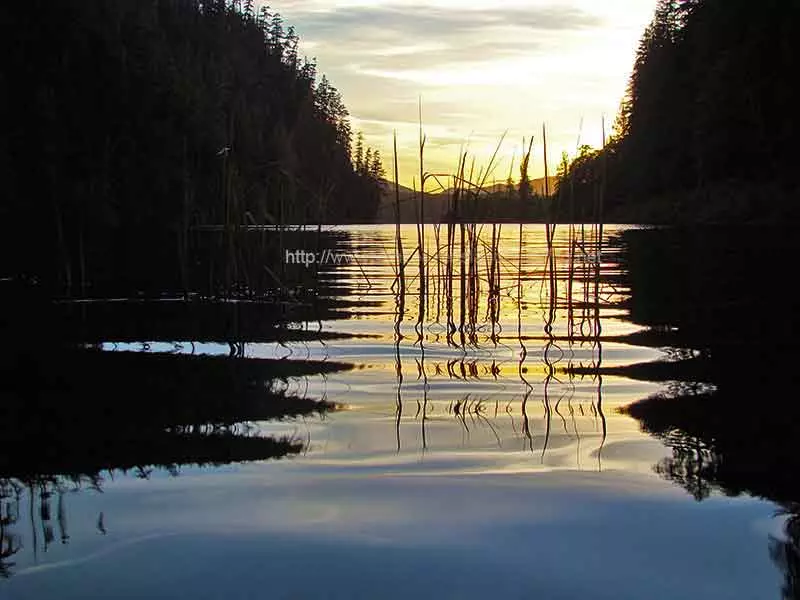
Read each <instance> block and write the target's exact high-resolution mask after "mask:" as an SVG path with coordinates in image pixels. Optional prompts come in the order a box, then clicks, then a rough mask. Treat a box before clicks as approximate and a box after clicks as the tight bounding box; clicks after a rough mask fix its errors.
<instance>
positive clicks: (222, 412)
mask: <svg viewBox="0 0 800 600" xmlns="http://www.w3.org/2000/svg"><path fill="white" fill-rule="evenodd" d="M4 358H5V360H4V361H3V362H2V365H0V576H2V577H8V576H10V575H11V573H12V572H13V566H14V557H15V556H16V555H17V554H18V553H19V551H20V549H23V548H28V550H27V551H31V549H32V551H33V553H34V561H35V560H36V553H37V552H38V551H39V550H40V549H42V548H43V549H44V550H46V548H47V546H48V544H50V543H51V542H52V541H53V540H54V539H55V536H54V533H53V522H52V521H53V519H52V513H53V510H52V509H51V504H52V502H53V501H54V498H56V497H57V498H58V513H59V517H58V524H59V527H60V528H61V530H62V532H63V531H64V530H65V527H66V526H65V522H66V509H65V508H64V505H63V502H64V500H63V494H64V493H65V492H66V491H67V490H73V489H81V488H86V487H89V488H94V489H101V488H102V485H103V483H104V481H105V479H106V478H107V477H113V476H114V473H115V472H120V471H121V472H124V473H130V474H133V475H135V476H137V477H142V478H148V477H150V475H151V473H152V472H153V471H154V470H156V469H158V470H166V471H167V472H169V473H170V474H172V475H178V474H179V472H180V470H181V468H182V467H183V466H186V465H198V466H219V465H224V464H230V463H242V462H248V461H261V460H267V459H279V458H284V457H289V456H293V455H297V454H299V453H301V452H302V451H304V450H305V448H306V446H307V442H306V439H305V437H300V436H298V435H297V434H290V435H281V436H277V437H276V436H273V435H265V434H264V433H263V432H262V430H261V429H260V428H259V425H258V422H264V421H282V420H287V419H295V418H304V419H305V418H309V417H313V416H316V417H317V418H324V417H325V415H326V414H328V413H329V412H330V411H333V410H336V408H337V406H336V405H334V404H332V403H330V402H328V401H326V400H325V399H324V398H323V399H314V398H310V397H306V396H303V395H298V394H294V393H288V392H287V390H288V389H289V387H290V386H289V385H288V382H289V381H293V380H298V379H299V380H302V379H304V378H308V377H310V376H314V375H324V374H327V373H332V372H335V371H341V370H346V369H349V368H351V365H348V364H344V363H333V362H319V361H303V362H300V361H287V360H253V359H245V358H237V357H228V356H222V357H212V356H190V355H179V354H178V355H173V354H148V353H133V352H102V351H99V350H77V349H72V350H65V349H57V348H54V349H52V350H51V351H48V352H43V353H42V355H40V356H37V355H35V354H30V353H27V354H23V355H17V356H13V357H9V356H6V357H4ZM295 387H297V386H295ZM23 496H26V497H28V498H30V503H31V510H30V511H27V510H25V509H24V508H23V507H21V506H20V498H22V497H23ZM35 502H36V503H38V504H39V506H38V508H37V509H36V510H34V507H33V504H34V503H35ZM20 512H30V515H29V520H30V521H31V523H32V525H31V534H30V539H28V540H27V542H26V543H23V539H22V537H21V535H22V534H21V533H20V528H19V526H18V521H19V520H20ZM34 521H35V522H36V523H35V524H34ZM104 529H105V524H104V519H103V517H102V516H101V517H99V518H98V530H100V531H102V530H104ZM67 539H68V535H67V534H66V533H62V542H64V543H66V540H67Z"/></svg>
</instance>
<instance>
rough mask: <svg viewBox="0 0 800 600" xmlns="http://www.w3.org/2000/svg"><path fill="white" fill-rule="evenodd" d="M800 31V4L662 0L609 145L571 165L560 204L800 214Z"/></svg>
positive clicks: (666, 214) (731, 214) (719, 214)
mask: <svg viewBox="0 0 800 600" xmlns="http://www.w3.org/2000/svg"><path fill="white" fill-rule="evenodd" d="M798 27H800V3H797V2H784V1H781V0H765V1H764V2H760V3H757V4H753V3H752V2H747V1H745V0H659V2H658V5H657V8H656V11H655V15H654V18H653V20H652V22H651V23H650V24H649V26H648V27H647V28H646V30H645V32H644V34H643V36H642V38H641V41H640V43H639V47H638V51H637V54H636V60H635V64H634V66H633V72H632V75H631V77H630V80H629V86H628V90H627V94H626V96H625V98H624V100H623V102H622V104H621V108H620V112H619V114H618V116H617V120H616V123H615V124H614V127H613V131H611V132H610V133H611V135H610V136H609V138H610V139H609V140H608V143H607V144H606V146H605V148H604V149H602V150H592V149H591V148H588V147H587V148H583V149H582V150H581V151H580V152H579V153H578V156H577V157H576V158H575V159H574V160H573V161H571V162H569V161H568V162H567V163H566V164H565V165H562V170H561V172H560V185H559V194H558V201H559V206H560V209H559V210H560V211H561V212H562V213H566V212H567V211H568V210H569V207H570V206H572V210H575V211H577V212H578V213H579V214H584V215H589V214H594V213H596V206H597V204H598V201H599V198H598V197H599V196H600V195H602V196H603V198H604V201H605V209H606V211H607V214H609V215H616V216H623V217H624V216H625V215H640V216H644V217H647V216H648V215H651V216H653V217H655V218H657V219H660V220H675V219H681V218H686V219H690V220H692V219H694V220H696V219H701V220H702V219H703V218H704V217H705V218H712V219H713V218H723V219H726V218H727V219H733V220H738V219H747V220H749V219H758V218H760V217H763V218H767V219H769V218H779V217H780V216H786V215H797V214H798V213H797V209H796V206H795V205H796V202H795V201H794V197H795V196H796V192H797V179H796V177H795V176H794V171H795V169H796V166H795V162H796V161H795V156H796V144H797V141H796V140H797V135H798V133H799V132H800V122H799V119H800V115H799V114H798V111H797V108H796V107H797V106H798V104H799V103H800V95H799V94H798V92H797V87H796V86H795V84H794V74H795V73H797V72H798V69H799V68H800V43H799V42H798V39H800V38H798V36H797V32H798Z"/></svg>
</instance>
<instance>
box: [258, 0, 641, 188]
mask: <svg viewBox="0 0 800 600" xmlns="http://www.w3.org/2000/svg"><path fill="white" fill-rule="evenodd" d="M269 4H270V6H271V7H272V9H273V10H277V11H278V12H280V13H281V15H282V16H283V17H284V18H285V20H286V22H287V24H288V25H294V26H295V28H296V30H297V33H298V34H299V36H300V39H301V52H302V53H304V54H306V55H308V56H309V57H316V58H317V64H318V67H319V71H320V73H324V74H326V75H327V76H328V78H329V79H330V80H331V83H332V84H333V85H334V86H335V87H337V88H338V89H339V91H340V92H341V94H342V97H343V99H344V102H345V104H346V105H347V107H348V108H349V110H350V113H351V116H352V122H353V129H354V131H357V130H361V131H363V132H364V136H365V140H366V142H367V144H369V145H370V146H373V147H377V148H378V149H380V150H381V153H382V154H383V157H384V163H385V165H386V167H387V176H389V178H390V179H391V176H392V174H391V172H390V169H389V165H390V161H391V144H392V131H393V130H397V134H398V145H399V155H400V171H401V172H400V182H401V183H403V184H406V185H410V183H411V180H412V177H413V176H414V174H415V173H418V172H419V166H418V164H419V163H418V159H417V143H418V107H419V99H420V97H421V99H422V116H423V122H424V129H425V133H426V134H427V137H428V142H427V146H426V160H425V168H426V171H432V172H447V173H452V172H454V170H455V165H456V163H457V160H458V155H459V151H460V149H461V148H462V146H464V147H465V149H466V150H467V151H468V152H469V153H470V155H472V156H475V157H476V164H477V165H483V166H485V165H486V164H487V163H488V160H489V157H490V156H491V154H492V152H493V150H494V148H495V146H496V145H497V143H498V141H499V140H500V137H501V136H502V134H503V132H504V131H506V130H507V131H508V133H507V136H506V141H505V143H504V144H503V146H502V151H501V153H502V156H503V160H502V162H501V163H500V164H499V165H498V167H497V169H496V170H495V171H494V175H493V178H495V179H497V180H505V178H506V177H507V176H508V172H509V166H510V162H511V157H512V156H514V155H516V157H517V164H518V162H519V161H518V157H519V154H520V148H521V147H522V139H523V136H524V137H526V138H530V136H531V135H533V136H534V157H533V164H532V168H531V176H533V177H540V176H541V175H543V173H544V167H543V161H542V152H541V150H542V146H541V140H542V135H541V131H542V123H546V124H547V129H548V160H549V161H550V166H551V172H552V171H554V170H555V167H556V166H557V164H558V161H559V158H560V156H561V152H562V151H564V150H566V151H567V152H569V153H571V154H574V152H575V148H576V145H577V142H578V136H579V133H581V130H582V133H581V142H582V143H587V144H590V145H592V146H596V147H597V146H600V144H601V139H602V137H601V119H602V116H603V115H605V116H606V121H607V128H608V130H609V131H610V129H611V125H612V124H613V120H614V117H615V116H616V113H617V110H618V107H619V102H620V100H621V99H622V96H623V93H624V91H625V86H626V85H627V80H628V76H629V74H630V71H631V67H632V65H633V57H634V52H635V49H636V46H637V43H638V40H639V38H640V36H641V34H642V32H643V30H644V28H645V26H646V25H647V23H648V22H649V21H650V18H651V17H652V14H653V10H654V9H655V4H656V0H602V1H601V0H429V1H427V2H424V3H422V2H419V1H417V2H414V1H409V0H373V1H367V0H274V1H272V2H270V3H269ZM582 121H583V127H582V128H581V122H582ZM516 171H517V169H516V168H515V173H514V175H515V176H516V175H517V172H516ZM429 185H430V184H429ZM426 189H428V188H426Z"/></svg>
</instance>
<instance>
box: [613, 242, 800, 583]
mask: <svg viewBox="0 0 800 600" xmlns="http://www.w3.org/2000/svg"><path fill="white" fill-rule="evenodd" d="M622 237H623V240H625V247H626V250H625V252H624V254H623V261H624V264H625V265H626V268H627V272H628V281H629V283H630V289H631V296H630V302H629V310H630V315H631V318H632V320H633V321H634V322H636V323H639V324H642V325H646V326H648V327H649V331H648V332H646V333H645V334H640V335H639V337H640V338H641V339H648V340H649V341H650V343H651V344H652V345H654V346H659V345H661V346H676V347H678V348H684V349H690V350H691V352H688V353H683V355H684V356H691V358H688V359H687V360H682V361H681V360H678V361H676V362H671V363H670V362H667V363H661V364H659V365H651V366H648V365H639V366H636V367H633V368H631V369H629V370H628V371H629V372H628V373H626V374H633V375H634V376H636V374H637V369H638V370H639V371H638V373H639V374H640V375H643V376H644V377H648V376H652V375H653V373H656V374H659V375H660V377H659V378H660V379H662V380H673V384H672V386H671V388H670V390H669V392H668V393H665V394H662V395H659V396H656V397H652V398H647V399H645V400H642V401H639V402H636V403H634V404H632V405H630V406H628V407H625V408H624V409H623V411H624V412H625V413H627V414H629V415H631V416H633V417H634V418H636V419H637V420H638V421H639V422H640V423H641V427H642V429H643V430H644V431H646V432H647V433H650V434H652V435H654V436H656V437H658V438H659V439H661V440H662V441H663V442H664V443H665V445H666V446H667V447H668V448H670V449H671V453H672V455H671V456H669V457H668V458H665V459H663V460H662V461H660V462H659V463H658V464H657V465H656V466H655V470H656V471H657V472H658V473H659V474H660V475H661V476H662V477H664V478H665V479H667V480H669V481H673V482H675V483H676V484H678V485H680V486H681V487H683V488H684V489H686V490H687V491H688V492H689V493H690V494H691V495H692V496H693V497H694V498H696V499H697V500H698V501H700V500H703V499H705V498H707V497H708V496H709V495H710V494H711V493H713V492H715V491H716V492H719V493H723V494H726V495H730V496H737V495H740V494H748V495H751V496H756V497H760V498H764V499H767V500H770V501H773V502H775V503H777V505H778V509H777V513H778V514H780V515H782V516H783V517H784V518H785V519H786V520H785V524H784V526H783V531H784V535H783V537H782V538H780V539H779V538H776V537H771V538H770V542H769V553H770V556H771V558H772V559H773V561H774V562H775V564H776V565H777V566H778V567H779V568H780V569H781V570H782V572H783V574H784V586H783V589H782V592H781V593H782V597H783V598H784V599H797V598H800V579H798V575H799V574H800V526H799V525H798V523H799V522H800V480H798V479H797V473H798V472H800V453H798V451H797V440H798V439H800V404H798V403H797V398H796V391H795V384H796V382H797V370H796V368H795V367H794V364H795V362H796V359H797V358H798V350H797V348H796V339H795V336H796V332H797V331H800V329H798V324H800V311H798V301H797V299H796V296H795V293H794V286H793V279H794V269H793V267H792V265H793V264H794V257H796V256H797V255H798V254H797V252H798V250H800V242H798V240H797V238H796V235H792V233H791V232H789V231H785V230H774V229H770V230H764V229H755V228H753V229H704V230H696V231H633V232H626V233H625V234H623V236H622ZM679 354H680V353H679ZM678 358H680V356H678ZM621 371H624V369H623V370H621ZM698 381H703V382H708V383H711V384H713V385H712V386H707V385H699V384H698V383H697V382H698Z"/></svg>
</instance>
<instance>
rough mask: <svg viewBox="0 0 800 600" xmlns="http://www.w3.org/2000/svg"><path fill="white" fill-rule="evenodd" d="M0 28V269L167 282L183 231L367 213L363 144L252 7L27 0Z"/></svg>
mask: <svg viewBox="0 0 800 600" xmlns="http://www.w3.org/2000/svg"><path fill="white" fill-rule="evenodd" d="M0 28H2V30H3V31H2V32H0V38H2V39H3V41H0V44H2V46H3V47H2V52H3V60H2V62H0V126H1V127H2V135H0V181H2V184H0V185H2V192H0V193H2V196H3V198H2V201H1V202H0V235H1V236H2V238H3V242H2V243H0V244H1V245H2V248H0V249H1V250H2V258H0V271H2V272H0V276H1V275H3V274H4V273H5V274H16V275H25V276H27V277H29V278H36V279H37V280H39V281H40V282H43V283H45V284H47V285H49V286H51V287H52V288H53V289H54V290H56V289H58V290H61V291H64V290H66V291H67V292H68V293H77V291H78V288H79V287H80V286H81V285H83V284H85V282H86V280H87V279H93V280H95V281H101V280H112V279H113V280H116V281H119V282H121V283H122V284H124V285H123V286H122V287H123V288H124V287H125V286H127V287H128V288H130V289H134V288H136V287H140V286H141V285H142V284H143V283H144V282H148V281H151V280H154V279H159V277H160V278H161V279H162V280H163V282H164V284H165V285H167V284H169V285H172V284H174V283H175V282H176V281H178V280H179V279H180V271H181V269H182V268H184V267H182V266H181V265H185V264H186V263H187V262H190V261H191V256H187V253H188V254H191V251H192V250H191V243H190V238H191V233H190V232H191V231H193V230H194V229H196V228H197V227H200V226H207V225H219V226H225V227H235V226H239V225H253V224H305V223H332V222H338V223H346V222H359V221H367V220H369V219H370V218H371V217H372V215H373V214H374V212H375V210H376V208H377V204H378V202H379V199H380V193H381V186H382V185H383V184H382V168H381V166H380V157H379V155H378V153H377V152H376V151H374V150H372V149H365V148H364V147H363V140H362V138H360V137H359V138H358V139H359V141H358V144H360V150H359V149H358V148H356V149H355V150H354V149H353V148H352V147H351V146H352V141H351V140H352V137H353V132H352V131H351V125H350V120H349V115H348V111H347V108H346V107H345V105H344V102H343V100H342V97H341V94H340V93H339V92H338V90H337V89H336V88H335V87H334V86H333V85H332V84H331V82H330V81H328V79H327V78H326V77H325V76H324V75H322V76H319V74H318V73H317V67H316V64H315V61H314V60H309V59H307V58H304V57H301V56H300V55H299V51H298V36H297V34H296V32H295V30H294V28H293V27H291V26H287V24H286V23H285V22H284V21H283V19H282V17H281V16H280V15H279V14H277V13H275V12H271V11H270V10H269V9H268V8H261V9H260V10H256V8H255V6H254V3H253V1H252V0H204V1H200V0H62V1H60V2H56V3H53V2H48V1H46V0H30V1H27V2H17V3H3V4H2V7H0ZM358 152H361V153H362V155H361V156H360V157H359V156H358ZM3 272H4V273H3ZM79 282H80V283H79Z"/></svg>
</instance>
